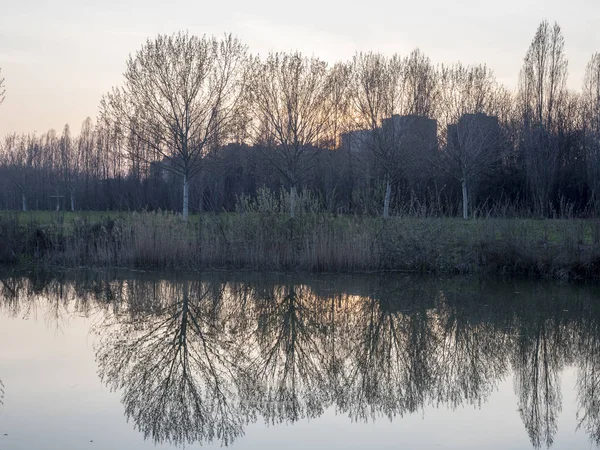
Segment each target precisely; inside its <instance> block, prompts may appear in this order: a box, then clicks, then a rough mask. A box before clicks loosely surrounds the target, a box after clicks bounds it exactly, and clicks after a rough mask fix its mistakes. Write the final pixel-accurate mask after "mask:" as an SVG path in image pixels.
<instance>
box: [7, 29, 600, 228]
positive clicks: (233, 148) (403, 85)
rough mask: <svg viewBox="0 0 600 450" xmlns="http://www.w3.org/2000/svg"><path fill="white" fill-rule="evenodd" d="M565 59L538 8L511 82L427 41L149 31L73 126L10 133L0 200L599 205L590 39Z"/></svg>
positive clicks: (334, 206) (353, 207)
mask: <svg viewBox="0 0 600 450" xmlns="http://www.w3.org/2000/svg"><path fill="white" fill-rule="evenodd" d="M567 75H568V61H567V58H566V55H565V52H564V37H563V35H562V32H561V29H560V27H559V26H558V24H556V23H555V24H550V23H548V22H546V21H544V22H542V23H541V24H540V26H539V27H538V29H537V31H536V33H535V36H534V38H533V40H532V42H531V44H530V46H529V48H528V49H527V51H526V53H525V57H524V60H523V66H522V69H521V72H520V74H519V83H518V88H517V89H516V90H514V91H511V90H509V89H507V88H506V87H504V86H502V85H501V84H500V83H499V82H498V81H497V80H496V78H495V77H494V74H493V72H492V71H491V70H490V69H489V68H488V67H487V66H486V65H484V64H481V65H473V66H466V65H463V64H461V63H459V62H458V63H455V64H452V65H435V64H434V63H433V62H432V61H431V60H430V59H429V58H428V57H427V56H426V55H424V54H423V53H422V52H421V51H420V50H414V51H413V52H412V53H410V54H409V55H408V56H406V57H401V56H400V55H397V54H395V55H392V56H386V55H383V54H380V53H375V52H365V53H362V52H361V53H357V54H355V55H354V57H353V58H352V59H351V60H350V61H342V62H337V63H335V64H332V65H330V64H327V63H326V62H325V61H322V60H321V59H319V58H317V57H307V56H305V55H302V54H301V53H298V52H290V53H270V54H268V55H267V56H266V57H259V56H255V55H252V54H250V53H249V50H248V48H247V47H246V46H245V45H244V44H243V43H242V42H241V41H240V40H238V39H237V38H235V37H233V36H231V35H226V36H224V37H223V38H222V39H217V38H215V37H208V36H202V37H198V36H194V35H191V34H189V33H184V32H180V33H176V34H173V35H159V36H158V37H156V38H154V39H149V40H148V41H147V42H146V43H145V44H144V45H143V46H142V48H141V49H140V50H138V51H137V52H136V53H135V54H132V55H131V56H130V57H129V59H128V61H127V66H126V70H125V73H124V79H123V83H122V84H121V85H120V86H117V87H114V88H113V89H112V90H110V91H109V92H108V93H106V94H105V95H104V96H103V98H102V99H101V102H100V113H99V115H98V117H97V120H96V121H95V123H93V122H92V120H91V119H89V118H88V119H86V120H85V121H84V123H83V125H82V127H81V131H80V132H79V135H78V136H73V134H72V132H71V129H70V128H69V126H68V125H67V126H65V128H64V129H63V130H62V132H60V133H57V132H55V131H52V130H51V131H49V132H48V133H46V134H43V135H41V136H38V135H32V134H29V135H16V134H10V135H8V136H6V137H5V139H4V141H3V142H2V144H1V147H0V186H1V188H2V189H1V190H0V192H1V194H0V208H2V209H22V210H27V209H54V208H64V209H71V210H80V209H89V210H113V209H119V210H139V209H150V210H157V209H163V210H164V209H166V210H176V211H181V212H182V213H183V216H184V217H185V218H187V216H188V214H189V211H190V210H191V211H203V210H210V211H240V212H246V211H248V210H256V209H265V208H264V205H269V208H270V209H271V210H277V211H282V210H284V209H285V210H287V211H289V214H290V216H291V217H294V216H295V215H296V214H297V213H302V212H307V211H308V212H314V211H327V212H330V213H347V214H377V215H379V214H382V215H383V216H385V217H388V216H390V215H392V214H396V215H399V214H413V215H423V216H429V215H431V216H454V215H462V216H463V217H464V218H467V217H468V216H469V215H495V216H538V217H556V216H571V215H578V216H587V217H589V216H597V215H598V211H599V207H600V197H599V190H600V53H596V54H594V55H593V56H592V57H591V59H590V61H589V63H588V65H587V69H586V72H585V76H584V80H583V81H582V89H581V91H580V92H572V91H570V90H568V89H567V85H566V82H567ZM3 84H4V83H3V82H0V100H1V99H2V98H3V92H4V91H3V89H2V86H3ZM432 133H433V136H434V138H433V139H430V138H429V137H430V136H431V135H432ZM349 139H350V140H351V139H354V140H355V141H358V144H359V145H354V147H353V146H352V145H347V144H348V142H350V141H349ZM260 205H263V206H260ZM269 208H267V209H269Z"/></svg>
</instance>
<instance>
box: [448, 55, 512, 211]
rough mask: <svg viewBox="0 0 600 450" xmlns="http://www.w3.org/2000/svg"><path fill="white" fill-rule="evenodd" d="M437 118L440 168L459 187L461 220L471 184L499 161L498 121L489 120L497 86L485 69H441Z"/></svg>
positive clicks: (465, 209) (465, 208) (476, 67)
mask: <svg viewBox="0 0 600 450" xmlns="http://www.w3.org/2000/svg"><path fill="white" fill-rule="evenodd" d="M441 86H442V88H441V97H442V102H441V103H442V106H441V114H442V116H443V122H444V123H446V124H447V127H446V132H447V133H446V146H445V149H444V151H443V152H442V153H441V156H442V167H443V168H444V169H445V170H446V171H448V172H449V173H450V174H451V175H452V176H453V177H454V178H456V179H457V180H458V181H460V183H461V188H462V206H463V219H468V217H469V209H468V208H469V190H471V188H472V184H473V183H474V182H475V181H476V180H477V179H479V178H480V177H481V176H482V175H483V174H484V173H486V172H487V171H488V170H489V169H490V168H491V167H492V166H493V165H494V164H495V163H497V162H498V161H499V160H500V157H501V155H502V154H501V152H500V151H499V144H500V130H499V126H498V118H497V117H495V116H490V115H488V113H490V112H491V111H492V109H493V105H494V97H495V95H496V90H497V84H496V81H495V79H494V77H493V74H492V72H491V71H490V70H489V69H488V68H487V67H486V66H474V67H465V66H463V65H462V64H460V63H458V64H455V65H454V66H452V67H448V68H442V75H441Z"/></svg>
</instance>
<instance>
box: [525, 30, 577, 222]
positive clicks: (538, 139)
mask: <svg viewBox="0 0 600 450" xmlns="http://www.w3.org/2000/svg"><path fill="white" fill-rule="evenodd" d="M564 44H565V40H564V37H563V35H562V32H561V29H560V27H559V26H558V24H556V23H555V24H554V25H553V26H550V24H549V23H548V22H547V21H544V22H542V23H541V24H540V26H539V27H538V29H537V32H536V34H535V37H534V38H533V41H532V43H531V45H530V47H529V50H528V51H527V54H526V55H525V60H524V64H523V69H522V70H521V75H520V80H519V95H520V103H521V105H520V107H521V114H522V126H523V130H522V145H523V153H524V160H525V171H526V174H527V179H528V183H529V187H530V190H531V195H532V197H533V200H534V203H535V210H536V211H537V212H538V213H539V214H541V215H543V216H546V215H547V214H548V211H549V203H550V196H551V193H552V189H553V187H554V183H555V181H556V175H557V169H558V155H559V146H558V139H556V126H557V123H556V122H557V115H558V110H559V108H560V107H561V105H562V103H563V101H564V99H565V95H566V81H567V68H568V62H567V59H566V57H565V54H564Z"/></svg>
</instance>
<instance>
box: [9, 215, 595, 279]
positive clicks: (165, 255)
mask: <svg viewBox="0 0 600 450" xmlns="http://www.w3.org/2000/svg"><path fill="white" fill-rule="evenodd" d="M0 262H2V263H5V264H7V263H8V264H19V263H24V262H30V263H36V264H48V265H61V266H120V267H141V268H188V269H209V268H210V269H215V268H232V269H233V268H235V269H249V270H284V271H286V270H306V271H315V272H318V271H326V272H370V271H382V272H383V271H409V272H420V273H456V272H461V273H504V274H518V275H529V276H538V277H553V278H561V279H593V278H600V222H599V221H597V220H594V221H592V220H589V221H586V220H525V219H485V220H471V221H463V220H459V219H448V218H423V219H418V218H391V219H389V220H384V219H381V218H374V217H366V216H333V215H326V214H304V215H302V216H300V217H297V218H296V219H295V220H290V219H289V218H288V217H287V216H286V215H283V214H261V213H245V214H234V213H231V214H202V215H199V216H193V217H191V218H190V220H189V222H185V221H183V220H182V219H181V217H180V216H178V215H174V214H170V213H130V214H125V215H123V214H121V215H118V216H117V215H113V216H112V217H108V216H104V217H102V216H100V215H99V214H97V213H94V214H93V215H89V216H86V215H81V216H78V215H71V216H64V215H51V214H49V215H48V216H47V217H46V218H44V219H43V220H40V218H33V216H27V215H25V214H23V215H18V214H12V215H6V214H5V215H3V216H2V217H0Z"/></svg>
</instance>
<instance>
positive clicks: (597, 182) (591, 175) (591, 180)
mask: <svg viewBox="0 0 600 450" xmlns="http://www.w3.org/2000/svg"><path fill="white" fill-rule="evenodd" d="M582 106H583V107H582V116H583V117H582V126H583V134H584V147H585V157H586V161H587V183H588V186H589V188H590V190H591V201H592V204H594V206H595V207H596V208H598V201H599V200H600V198H599V197H598V196H599V195H600V53H595V54H594V55H593V56H592V59H591V60H590V62H589V63H588V65H587V68H586V71H585V77H584V81H583V92H582Z"/></svg>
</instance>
